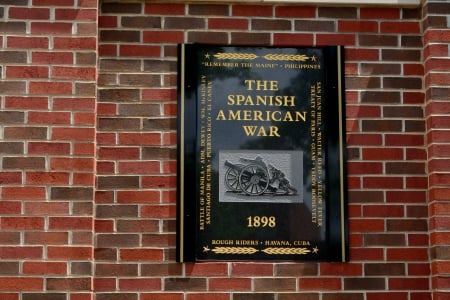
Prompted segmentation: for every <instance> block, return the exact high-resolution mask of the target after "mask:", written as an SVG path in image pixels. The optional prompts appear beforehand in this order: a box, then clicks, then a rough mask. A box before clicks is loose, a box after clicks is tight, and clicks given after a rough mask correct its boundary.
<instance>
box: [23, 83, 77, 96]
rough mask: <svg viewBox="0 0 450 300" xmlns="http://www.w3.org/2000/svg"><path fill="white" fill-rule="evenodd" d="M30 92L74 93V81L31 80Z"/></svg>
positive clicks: (45, 93) (43, 93) (37, 93)
mask: <svg viewBox="0 0 450 300" xmlns="http://www.w3.org/2000/svg"><path fill="white" fill-rule="evenodd" d="M30 94H34V95H39V94H40V95H48V94H51V95H58V94H59V95H70V94H72V83H70V82H58V81H52V82H38V81H32V82H30Z"/></svg>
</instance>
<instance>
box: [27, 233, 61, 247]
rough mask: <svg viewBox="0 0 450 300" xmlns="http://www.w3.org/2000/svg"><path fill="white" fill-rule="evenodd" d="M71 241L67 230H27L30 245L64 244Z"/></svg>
mask: <svg viewBox="0 0 450 300" xmlns="http://www.w3.org/2000/svg"><path fill="white" fill-rule="evenodd" d="M68 241H69V234H68V233H67V232H58V231H56V232H25V244H28V245H64V244H67V243H68Z"/></svg>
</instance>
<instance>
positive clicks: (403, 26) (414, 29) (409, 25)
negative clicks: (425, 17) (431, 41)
mask: <svg viewBox="0 0 450 300" xmlns="http://www.w3.org/2000/svg"><path fill="white" fill-rule="evenodd" d="M380 32H381V33H403V34H413V33H419V32H420V23H419V22H406V21H402V22H400V23H399V22H388V21H386V22H381V24H380Z"/></svg>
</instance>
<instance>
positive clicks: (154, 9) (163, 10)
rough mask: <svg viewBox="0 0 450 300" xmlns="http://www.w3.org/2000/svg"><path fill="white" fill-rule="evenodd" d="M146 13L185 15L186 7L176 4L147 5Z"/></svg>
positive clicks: (145, 5) (145, 7) (145, 6)
mask: <svg viewBox="0 0 450 300" xmlns="http://www.w3.org/2000/svg"><path fill="white" fill-rule="evenodd" d="M144 13H145V14H149V15H184V13H185V5H184V4H176V3H167V4H166V3H164V4H162V3H145V4H144Z"/></svg>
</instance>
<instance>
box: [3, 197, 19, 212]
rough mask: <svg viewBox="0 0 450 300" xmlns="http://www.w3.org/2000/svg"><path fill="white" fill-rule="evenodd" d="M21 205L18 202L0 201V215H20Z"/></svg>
mask: <svg viewBox="0 0 450 300" xmlns="http://www.w3.org/2000/svg"><path fill="white" fill-rule="evenodd" d="M21 210H22V204H21V203H20V202H18V201H6V200H4V201H2V202H0V214H2V215H18V214H20V213H21Z"/></svg>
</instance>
